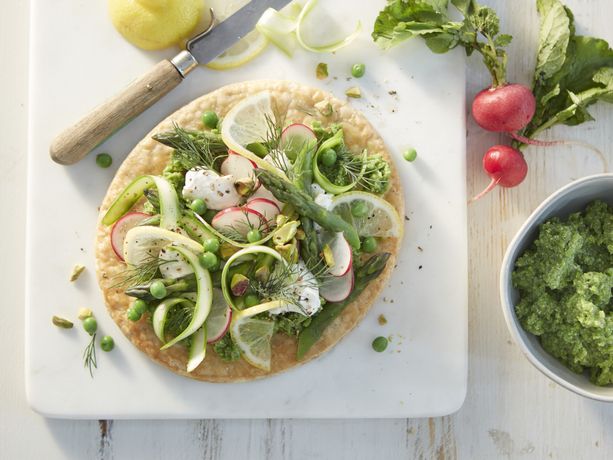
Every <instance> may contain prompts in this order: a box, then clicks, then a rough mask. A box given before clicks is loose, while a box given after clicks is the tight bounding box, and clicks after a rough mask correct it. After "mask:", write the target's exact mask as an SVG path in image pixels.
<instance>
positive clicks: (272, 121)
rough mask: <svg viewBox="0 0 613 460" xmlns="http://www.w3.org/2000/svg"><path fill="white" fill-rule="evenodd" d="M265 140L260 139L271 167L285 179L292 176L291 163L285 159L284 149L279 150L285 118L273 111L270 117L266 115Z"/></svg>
mask: <svg viewBox="0 0 613 460" xmlns="http://www.w3.org/2000/svg"><path fill="white" fill-rule="evenodd" d="M265 117H266V126H267V129H266V138H265V139H262V144H264V145H265V146H266V149H267V150H268V158H269V159H270V162H271V164H272V165H273V166H275V167H276V168H278V169H280V170H281V171H283V173H285V175H286V176H287V177H290V176H291V174H292V163H291V162H290V161H289V159H288V158H287V155H286V154H285V151H284V149H282V148H281V134H282V133H283V124H284V123H285V117H284V116H282V115H280V114H279V112H277V111H275V112H274V114H273V115H272V116H270V115H268V114H266V115H265Z"/></svg>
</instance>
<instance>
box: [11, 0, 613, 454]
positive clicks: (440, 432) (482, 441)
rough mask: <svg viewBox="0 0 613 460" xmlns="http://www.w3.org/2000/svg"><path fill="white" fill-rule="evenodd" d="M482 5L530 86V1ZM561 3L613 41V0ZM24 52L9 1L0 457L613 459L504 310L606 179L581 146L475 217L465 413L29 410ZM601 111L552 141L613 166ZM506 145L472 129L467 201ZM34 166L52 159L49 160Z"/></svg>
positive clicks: (595, 413) (593, 423)
mask: <svg viewBox="0 0 613 460" xmlns="http://www.w3.org/2000/svg"><path fill="white" fill-rule="evenodd" d="M98 1H102V0H98ZM381 3H382V4H383V0H381ZM484 3H487V4H489V5H490V6H492V7H494V8H495V9H496V10H497V11H498V13H499V15H500V16H501V17H502V18H503V28H504V30H506V31H507V32H509V33H511V34H512V35H513V36H514V37H515V40H514V42H513V45H512V46H511V48H510V62H509V77H510V79H511V80H515V81H518V82H523V83H529V80H530V72H531V69H532V68H533V63H534V51H533V50H534V49H535V43H536V32H537V24H538V22H537V16H536V13H535V10H534V3H535V2H534V1H533V0H513V1H505V0H484ZM567 4H568V5H569V6H570V7H571V8H572V9H573V11H574V13H575V16H576V23H577V27H578V30H579V32H580V33H589V34H591V35H596V36H600V37H603V38H606V39H608V40H609V42H613V30H612V29H611V28H610V19H611V18H612V17H613V3H612V2H611V1H610V0H567ZM27 43H28V6H27V2H26V1H13V2H3V5H2V14H0V62H2V68H3V70H2V72H1V73H0V165H1V170H0V212H1V213H2V218H1V219H0V222H1V224H2V230H1V234H2V238H0V254H1V257H0V264H1V265H0V274H1V276H0V286H1V288H0V292H2V300H1V301H0V308H1V311H2V316H1V317H0V349H1V350H2V351H3V352H2V355H1V356H2V357H1V358H0V363H1V367H0V369H1V370H0V458H2V459H30V458H40V459H54V458H78V459H85V458H87V459H90V458H99V459H107V458H118V459H123V458H148V459H152V460H153V459H182V458H186V459H188V458H190V459H191V458H207V459H209V458H212V459H219V458H223V459H238V458H244V459H247V458H248V459H256V458H262V459H302V458H310V459H319V458H335V459H339V460H340V459H352V460H353V459H374V458H381V459H399V458H437V459H445V458H447V459H449V458H452V459H453V458H461V459H490V458H532V459H545V458H564V459H594V460H596V459H609V458H613V439H611V436H607V434H606V433H607V432H610V427H611V426H612V424H613V406H611V405H606V404H603V403H597V402H593V401H588V400H586V399H583V398H580V397H578V396H575V395H574V394H572V393H570V392H568V391H566V390H564V389H562V388H561V387H558V386H556V385H555V384H553V383H552V382H550V381H549V380H548V379H546V378H545V377H544V376H542V375H541V374H540V373H539V372H538V371H537V370H536V369H534V368H533V367H532V366H531V365H530V364H529V363H528V361H527V360H526V359H524V358H523V356H522V355H521V353H520V352H519V350H518V348H517V347H516V346H515V345H514V344H513V343H512V342H511V339H510V336H509V334H508V333H507V329H506V326H505V324H504V321H503V317H502V313H501V311H500V306H499V300H498V290H497V277H498V269H499V265H500V262H501V260H502V256H503V253H504V250H505V247H506V245H507V243H508V242H509V240H510V238H511V237H512V236H513V234H514V233H515V231H516V230H517V228H518V227H519V225H520V224H521V222H522V221H523V220H524V219H525V218H526V217H527V216H528V214H529V213H530V212H531V211H532V210H533V209H534V208H535V207H536V206H537V204H538V203H539V202H540V201H541V200H543V199H544V198H545V197H546V196H547V195H549V194H550V193H551V192H553V191H554V190H556V189H557V188H559V187H560V186H562V185H564V184H566V183H568V182H569V181H571V180H572V179H574V178H577V177H581V176H584V175H588V174H592V173H596V172H600V168H601V166H600V164H599V162H598V161H596V160H595V159H593V157H592V156H591V155H590V153H589V152H585V151H581V150H579V149H576V148H574V149H573V148H564V149H551V150H544V149H530V150H529V151H528V153H527V161H528V164H529V166H530V172H529V174H528V178H527V180H526V181H525V183H524V184H523V185H522V186H521V187H519V188H517V189H514V190H497V191H495V192H493V193H491V194H490V195H489V196H487V197H486V198H484V199H483V200H481V201H480V202H478V203H476V204H474V205H472V206H471V207H470V209H469V254H470V259H469V271H470V276H469V283H470V298H469V306H470V307H469V308H470V316H469V330H470V339H469V352H470V360H469V382H468V384H469V385H468V388H469V389H468V395H467V398H466V403H465V404H464V406H463V408H462V409H461V410H460V411H459V412H458V413H457V414H454V415H451V416H448V417H442V418H435V419H422V420H326V421H321V420H253V421H249V420H243V421H223V420H210V421H153V422H152V421H148V422H139V421H116V422H111V421H108V422H105V421H100V422H95V421H87V422H84V421H62V420H46V419H44V418H41V417H40V416H38V415H36V414H34V413H33V412H31V411H30V410H29V409H28V407H27V405H26V402H25V392H24V379H23V373H24V372H23V361H24V356H23V329H24V327H23V316H24V315H23V304H24V292H23V273H24V262H23V253H24V245H23V241H24V228H25V226H24V214H25V213H24V206H25V196H24V191H25V188H24V185H25V171H26V161H25V154H26V134H27V77H26V75H27V50H28V48H27ZM524 50H529V51H528V52H525V51H524ZM487 80H488V77H487V74H486V72H485V71H484V70H483V68H482V66H481V64H480V62H479V61H478V58H477V57H474V58H471V59H470V61H469V73H468V82H469V83H468V88H467V93H468V98H469V100H470V99H471V98H472V96H473V95H474V94H475V93H476V92H477V91H478V90H479V89H481V88H482V87H484V86H486V85H487V83H488V81H487ZM593 113H594V115H595V117H596V119H597V120H598V121H597V122H596V123H590V124H588V125H584V126H582V127H580V128H572V129H556V130H555V131H554V132H553V133H550V134H549V135H550V136H552V138H553V137H556V138H574V139H583V140H589V141H590V142H591V143H592V144H594V145H596V146H598V147H600V148H601V149H602V150H603V151H605V152H607V153H608V157H609V162H610V163H611V164H613V149H612V148H611V147H612V146H613V129H611V127H612V126H613V107H611V106H608V107H607V106H604V105H601V106H599V107H597V108H595V109H594V111H593ZM500 140H503V139H498V137H497V136H495V135H489V134H485V133H484V132H483V131H481V130H480V129H479V128H478V127H476V126H475V124H474V123H473V122H472V121H469V124H468V152H469V153H468V178H467V180H468V189H469V193H476V192H477V191H479V190H480V189H481V188H482V187H483V186H484V185H485V184H486V182H487V181H488V179H487V177H485V175H484V174H483V173H482V172H481V167H480V162H481V156H482V154H483V153H484V152H485V150H486V149H487V148H488V147H489V146H490V145H493V144H494V143H497V142H499V141H500ZM40 155H41V160H44V161H46V152H40ZM40 199H45V198H44V197H40ZM49 205H50V206H54V205H57V206H59V205H61V203H49ZM49 294H50V295H52V293H49ZM95 397H96V395H92V398H95Z"/></svg>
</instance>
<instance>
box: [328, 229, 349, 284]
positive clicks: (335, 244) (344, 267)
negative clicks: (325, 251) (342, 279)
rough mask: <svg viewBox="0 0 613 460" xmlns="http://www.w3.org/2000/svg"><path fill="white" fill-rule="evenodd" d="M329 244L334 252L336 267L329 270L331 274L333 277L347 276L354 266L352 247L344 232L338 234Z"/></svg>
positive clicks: (333, 266)
mask: <svg viewBox="0 0 613 460" xmlns="http://www.w3.org/2000/svg"><path fill="white" fill-rule="evenodd" d="M328 244H329V245H330V249H331V250H332V257H333V258H334V265H332V266H331V267H330V268H329V273H330V274H331V275H332V276H343V275H345V274H346V273H347V272H348V271H349V270H350V269H351V266H352V264H353V252H352V251H351V246H349V243H347V240H346V239H345V237H344V236H343V233H342V232H339V233H336V234H335V235H334V237H333V238H332V239H331V240H330V242H329V243H328Z"/></svg>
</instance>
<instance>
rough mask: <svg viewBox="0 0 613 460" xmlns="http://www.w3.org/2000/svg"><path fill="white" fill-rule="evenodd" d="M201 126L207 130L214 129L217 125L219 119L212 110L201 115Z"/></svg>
mask: <svg viewBox="0 0 613 460" xmlns="http://www.w3.org/2000/svg"><path fill="white" fill-rule="evenodd" d="M202 124H203V125H204V126H206V127H207V128H209V129H215V128H217V125H218V124H219V117H218V116H217V114H216V113H215V112H213V111H212V110H207V111H206V112H204V113H203V114H202Z"/></svg>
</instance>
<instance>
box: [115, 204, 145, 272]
mask: <svg viewBox="0 0 613 460" xmlns="http://www.w3.org/2000/svg"><path fill="white" fill-rule="evenodd" d="M150 217H151V216H150V215H149V214H145V213H144V212H130V213H128V214H126V215H124V216H123V217H122V218H121V219H119V220H118V221H117V222H115V225H113V229H112V230H111V247H112V248H113V252H115V255H116V256H117V258H118V259H119V260H122V261H123V260H124V259H123V242H124V240H125V239H126V234H127V233H128V230H130V229H132V228H134V227H136V226H137V225H139V224H140V223H141V222H143V221H145V220H146V219H148V218H150Z"/></svg>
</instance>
